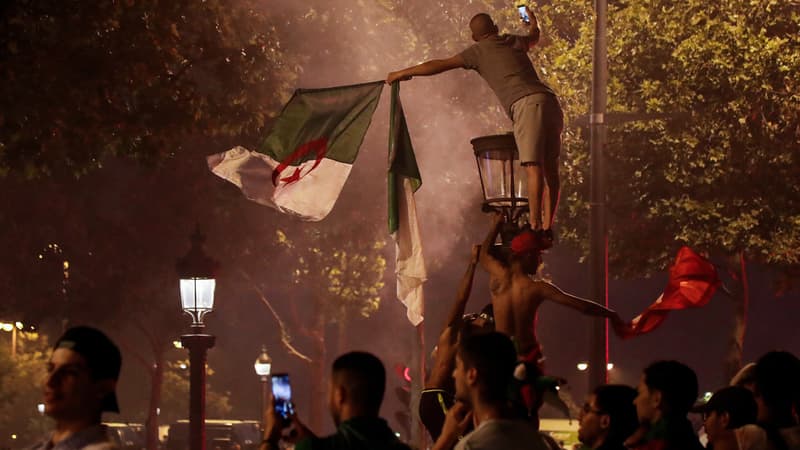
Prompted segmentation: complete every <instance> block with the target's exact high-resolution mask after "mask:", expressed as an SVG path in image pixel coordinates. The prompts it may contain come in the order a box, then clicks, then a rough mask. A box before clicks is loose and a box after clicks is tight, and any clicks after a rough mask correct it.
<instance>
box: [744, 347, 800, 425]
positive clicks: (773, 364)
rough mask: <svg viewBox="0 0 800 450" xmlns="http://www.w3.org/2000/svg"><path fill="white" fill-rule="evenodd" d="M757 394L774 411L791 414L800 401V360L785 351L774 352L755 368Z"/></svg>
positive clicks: (757, 363)
mask: <svg viewBox="0 0 800 450" xmlns="http://www.w3.org/2000/svg"><path fill="white" fill-rule="evenodd" d="M754 376H755V383H756V394H757V395H760V396H761V398H762V399H763V400H764V404H765V405H767V407H768V408H770V409H771V410H773V411H783V412H787V411H788V412H791V409H792V407H793V406H795V405H797V403H798V402H799V401H800V398H799V397H800V395H799V394H800V360H798V359H797V357H796V356H794V355H793V354H791V353H789V352H785V351H772V352H769V353H766V354H765V355H764V356H762V357H761V358H759V359H758V361H757V362H756V367H755V373H754Z"/></svg>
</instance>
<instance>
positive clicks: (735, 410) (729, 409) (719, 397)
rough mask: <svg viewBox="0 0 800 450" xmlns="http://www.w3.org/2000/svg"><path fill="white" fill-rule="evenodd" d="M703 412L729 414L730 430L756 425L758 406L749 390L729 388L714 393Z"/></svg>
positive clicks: (737, 387)
mask: <svg viewBox="0 0 800 450" xmlns="http://www.w3.org/2000/svg"><path fill="white" fill-rule="evenodd" d="M703 411H704V412H706V413H710V412H712V411H714V412H716V413H717V414H719V413H728V417H729V420H728V428H729V429H733V428H739V427H743V426H745V425H747V424H750V423H756V415H757V413H758V405H756V400H755V398H753V393H752V392H750V390H749V389H746V388H743V387H739V386H728V387H726V388H722V389H720V390H718V391H717V392H715V393H714V395H713V396H712V397H711V400H709V401H708V403H706V405H705V407H703Z"/></svg>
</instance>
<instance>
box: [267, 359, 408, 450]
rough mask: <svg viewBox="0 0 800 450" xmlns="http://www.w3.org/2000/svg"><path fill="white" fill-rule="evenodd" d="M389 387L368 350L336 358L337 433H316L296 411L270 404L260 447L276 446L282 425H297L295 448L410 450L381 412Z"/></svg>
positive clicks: (333, 402) (331, 391) (332, 399)
mask: <svg viewBox="0 0 800 450" xmlns="http://www.w3.org/2000/svg"><path fill="white" fill-rule="evenodd" d="M385 389H386V370H385V369H384V367H383V363H382V362H381V360H380V359H378V358H377V357H375V356H374V355H372V354H370V353H366V352H350V353H345V354H344V355H342V356H340V357H338V358H336V361H334V362H333V370H332V371H331V379H330V383H329V388H328V406H329V407H330V410H331V416H332V417H333V421H334V423H335V424H336V433H334V434H332V435H330V436H326V437H317V436H315V435H314V433H313V432H311V430H309V429H308V428H307V427H306V426H305V425H303V424H302V423H301V422H300V421H299V419H298V418H297V415H296V414H294V411H293V410H292V414H291V415H290V416H289V417H288V419H284V418H282V417H280V415H279V414H278V410H277V409H276V408H275V404H276V402H275V398H274V396H273V399H272V402H271V404H272V407H271V408H268V409H267V411H266V412H265V417H264V440H263V441H262V442H261V446H260V447H259V450H277V449H278V448H280V447H279V442H280V440H281V439H282V438H283V437H284V436H282V435H283V429H284V428H285V427H287V426H288V425H289V422H291V424H292V425H293V427H294V431H293V433H294V434H295V435H296V436H293V437H294V438H296V439H297V444H296V445H295V447H294V448H295V450H369V449H385V450H410V448H409V447H408V446H407V445H405V444H404V443H402V442H400V440H399V439H397V436H395V434H394V432H393V431H392V430H391V428H389V425H388V424H387V423H386V421H385V420H384V419H382V418H381V417H379V415H378V413H379V411H380V408H381V403H382V402H383V393H384V390H385Z"/></svg>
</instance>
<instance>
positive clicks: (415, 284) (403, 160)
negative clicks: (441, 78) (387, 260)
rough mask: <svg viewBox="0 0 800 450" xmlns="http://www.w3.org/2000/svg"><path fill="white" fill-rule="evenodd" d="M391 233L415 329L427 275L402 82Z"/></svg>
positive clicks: (393, 146) (392, 160) (393, 121)
mask: <svg viewBox="0 0 800 450" xmlns="http://www.w3.org/2000/svg"><path fill="white" fill-rule="evenodd" d="M388 183H389V186H388V191H389V233H391V235H392V238H394V241H395V248H396V250H397V263H396V265H395V273H396V275H397V298H398V299H400V301H401V302H403V304H404V305H406V316H407V317H408V320H409V321H411V323H412V324H413V325H414V326H417V325H419V324H420V322H422V319H423V314H424V309H425V308H424V300H423V296H422V284H423V283H424V282H425V280H426V279H427V277H428V275H427V273H426V270H425V260H424V259H423V257H422V240H421V239H420V233H419V223H418V221H417V207H416V203H415V201H414V192H416V190H417V189H419V187H420V186H421V185H422V177H421V176H420V174H419V168H418V167H417V160H416V158H415V157H414V148H413V147H412V146H411V136H409V134H408V126H407V125H406V118H405V115H404V114H403V105H402V104H401V103H400V83H399V82H394V83H393V84H392V101H391V108H390V112H389V176H388Z"/></svg>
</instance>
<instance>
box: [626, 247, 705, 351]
mask: <svg viewBox="0 0 800 450" xmlns="http://www.w3.org/2000/svg"><path fill="white" fill-rule="evenodd" d="M719 285H720V280H719V277H718V276H717V270H716V269H715V268H714V265H713V264H711V263H710V262H708V260H706V259H705V258H703V257H702V256H700V255H698V254H697V253H695V252H694V251H692V249H690V248H689V247H682V248H681V249H680V250H679V251H678V255H677V256H676V257H675V263H674V264H673V265H672V267H670V268H669V282H668V283H667V287H666V289H664V293H663V294H661V295H660V296H659V297H658V299H657V300H656V301H655V303H653V304H652V305H650V306H649V307H648V308H647V309H646V310H645V311H644V312H643V313H642V314H640V315H638V316H637V317H635V318H634V319H633V321H631V324H630V326H629V327H628V329H627V330H625V332H623V333H622V337H623V338H630V337H633V336H637V335H640V334H644V333H648V332H650V331H653V330H654V329H656V328H657V327H658V326H659V325H661V322H663V321H664V319H666V318H667V314H669V312H670V311H673V310H678V309H686V308H699V307H701V306H705V305H706V304H707V303H708V302H709V300H711V297H712V296H713V295H714V292H716V290H717V288H718V287H719Z"/></svg>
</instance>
